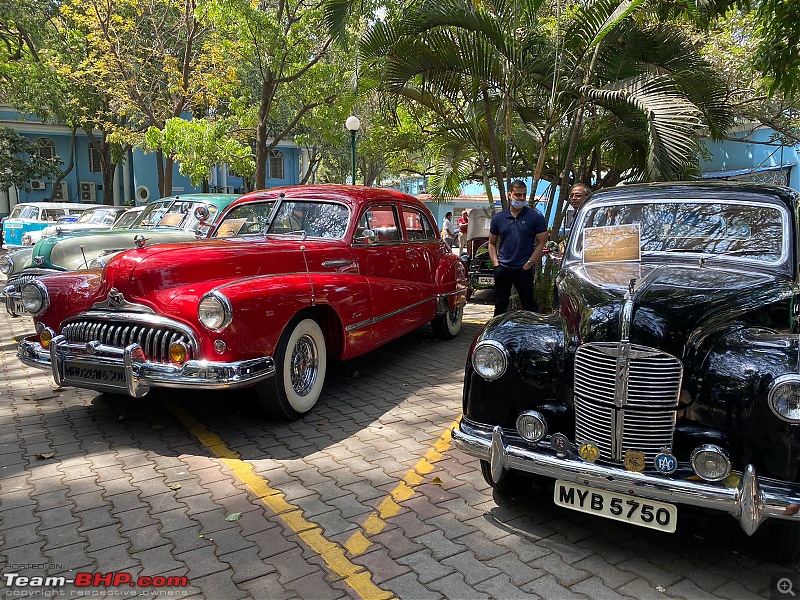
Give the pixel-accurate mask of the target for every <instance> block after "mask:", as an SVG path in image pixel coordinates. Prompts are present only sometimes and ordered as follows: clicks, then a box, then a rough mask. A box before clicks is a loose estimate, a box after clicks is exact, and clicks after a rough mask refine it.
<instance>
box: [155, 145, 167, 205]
mask: <svg viewBox="0 0 800 600" xmlns="http://www.w3.org/2000/svg"><path fill="white" fill-rule="evenodd" d="M156 172H157V173H158V193H159V197H160V198H163V197H164V196H165V195H166V194H164V151H163V150H162V149H161V148H158V149H157V150H156Z"/></svg>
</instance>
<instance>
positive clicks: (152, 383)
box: [18, 185, 468, 419]
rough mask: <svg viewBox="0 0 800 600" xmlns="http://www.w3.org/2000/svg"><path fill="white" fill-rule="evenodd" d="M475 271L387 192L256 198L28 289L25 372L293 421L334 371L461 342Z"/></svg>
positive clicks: (22, 348)
mask: <svg viewBox="0 0 800 600" xmlns="http://www.w3.org/2000/svg"><path fill="white" fill-rule="evenodd" d="M467 287H468V280H467V273H466V270H465V268H464V265H463V263H462V262H461V261H460V260H459V259H458V258H457V257H456V256H455V255H454V254H453V253H452V252H451V251H450V249H449V248H448V247H447V246H446V245H445V243H444V242H443V241H441V240H440V238H439V233H438V231H437V228H436V224H435V220H434V219H433V216H432V215H431V213H430V212H429V211H428V209H427V208H426V207H425V206H424V205H423V204H422V203H421V202H419V201H418V200H417V199H415V198H413V197H411V196H408V195H405V194H401V193H399V192H395V191H393V190H384V189H377V188H367V187H355V186H327V185H325V186H322V185H320V186H295V187H287V188H281V189H272V190H265V191H259V192H253V193H250V194H247V195H245V196H242V197H241V198H239V199H238V200H237V201H235V202H234V203H233V204H231V206H230V207H229V208H228V209H227V211H226V213H225V214H224V215H223V216H222V218H221V219H220V221H219V224H218V225H217V227H216V229H215V230H214V231H213V232H212V233H211V235H210V238H209V239H204V240H200V241H197V242H187V243H180V244H159V245H152V246H143V247H140V248H136V249H132V250H129V251H126V252H123V253H122V254H120V255H118V256H116V257H115V258H113V259H112V260H111V261H109V263H108V264H107V265H106V266H105V268H104V269H103V270H102V272H101V271H99V270H96V271H81V272H73V273H67V274H62V275H52V276H48V277H44V278H42V279H40V280H36V281H34V282H33V283H31V284H29V285H27V286H26V287H24V288H23V291H22V300H23V302H24V303H25V307H26V309H27V310H28V311H29V312H30V313H31V314H33V315H34V317H35V319H34V320H35V322H36V331H37V333H36V334H32V335H29V336H27V337H25V338H24V339H23V341H21V342H20V344H19V353H18V356H19V358H20V360H22V362H23V363H25V364H27V365H31V366H36V367H41V368H46V369H52V373H53V378H54V379H55V381H56V383H57V384H58V385H62V386H74V387H81V388H88V389H93V390H99V391H107V392H116V393H126V394H129V395H131V396H134V397H141V396H144V395H145V394H147V393H148V391H149V390H150V388H152V387H174V388H182V389H187V388H202V389H220V388H235V387H247V386H252V387H254V388H255V391H256V396H257V398H258V400H259V402H260V403H261V405H262V406H263V408H264V409H265V410H266V412H267V413H268V414H269V415H270V416H272V417H276V418H284V419H293V418H298V417H300V416H302V415H304V414H305V413H307V412H309V411H310V410H311V409H312V408H313V407H314V405H315V404H316V402H317V399H318V398H319V396H320V392H321V390H322V386H323V382H324V380H325V371H326V365H327V361H328V359H329V358H331V359H339V360H345V359H349V358H353V357H355V356H358V355H360V354H363V353H365V352H368V351H369V350H372V349H373V348H376V347H377V346H380V345H381V344H385V343H386V342H388V341H390V340H392V339H395V338H397V337H400V336H402V335H403V334H405V333H408V332H410V331H412V330H413V329H415V328H417V327H419V326H421V325H423V324H426V323H431V324H432V325H433V329H434V331H435V332H436V334H437V335H438V336H439V337H441V338H444V339H449V338H452V337H454V336H455V335H457V334H458V332H459V331H460V329H461V318H462V312H463V306H464V304H465V302H466V292H467Z"/></svg>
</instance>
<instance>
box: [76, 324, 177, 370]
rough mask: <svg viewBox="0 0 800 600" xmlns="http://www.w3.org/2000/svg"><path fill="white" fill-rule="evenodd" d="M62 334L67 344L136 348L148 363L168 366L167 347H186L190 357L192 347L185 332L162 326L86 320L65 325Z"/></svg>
mask: <svg viewBox="0 0 800 600" xmlns="http://www.w3.org/2000/svg"><path fill="white" fill-rule="evenodd" d="M61 334H62V335H63V336H64V337H65V338H67V341H69V342H77V343H84V342H91V341H98V342H100V343H101V344H104V345H106V346H114V347H116V348H125V347H126V346H129V345H130V344H139V345H140V346H141V347H142V350H143V351H144V355H145V356H146V357H147V360H149V361H151V362H162V363H168V362H169V347H170V345H171V344H173V343H175V342H183V343H184V344H186V346H187V347H188V348H189V349H190V354H191V348H192V344H191V343H190V340H189V338H188V337H187V336H186V334H185V333H184V332H182V331H179V330H178V329H175V328H172V327H169V326H164V325H150V324H133V323H125V322H113V321H106V320H94V319H86V320H81V321H72V322H71V323H68V324H67V325H65V326H64V327H63V328H62V329H61ZM190 358H191V356H190Z"/></svg>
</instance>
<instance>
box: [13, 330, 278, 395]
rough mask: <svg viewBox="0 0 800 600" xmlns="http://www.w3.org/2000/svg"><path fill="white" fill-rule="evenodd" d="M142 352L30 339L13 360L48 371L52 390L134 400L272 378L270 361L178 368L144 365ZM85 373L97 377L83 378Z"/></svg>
mask: <svg viewBox="0 0 800 600" xmlns="http://www.w3.org/2000/svg"><path fill="white" fill-rule="evenodd" d="M140 350H141V347H140V346H139V344H131V345H129V346H127V347H126V348H124V349H121V348H116V347H114V346H104V345H102V344H99V343H98V342H87V343H70V342H68V341H67V340H66V339H65V338H64V336H63V335H59V336H57V337H55V338H53V340H52V341H51V342H50V346H49V348H44V347H43V346H42V345H41V344H40V343H39V341H38V336H37V335H36V334H33V335H28V336H26V337H25V338H23V339H22V341H20V343H19V347H18V350H17V357H18V358H19V359H20V360H21V361H22V362H23V363H24V364H26V365H28V366H31V367H37V368H40V369H50V370H51V371H52V373H53V380H54V381H55V382H56V385H59V386H72V387H81V388H86V389H90V390H98V391H101V392H114V393H117V394H120V393H122V394H128V395H130V396H133V397H134V398H141V397H142V396H144V395H145V394H147V393H148V392H149V391H150V388H151V387H171V388H197V389H206V390H218V389H229V388H238V387H244V386H248V385H253V384H254V383H258V382H259V381H261V380H263V379H266V378H268V377H271V376H272V375H274V374H275V361H274V360H273V359H272V357H270V356H264V357H261V358H254V359H251V360H245V361H239V362H231V363H223V362H210V361H205V360H189V361H186V362H185V363H184V364H182V365H176V364H163V363H153V362H147V361H146V360H143V359H141V358H138V357H140V356H141V354H142V353H141V352H140ZM67 367H69V369H68V368H67ZM86 373H91V374H92V375H97V378H89V377H85V376H81V375H82V374H86ZM123 375H124V377H123ZM103 378H105V379H103Z"/></svg>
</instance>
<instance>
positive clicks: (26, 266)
mask: <svg viewBox="0 0 800 600" xmlns="http://www.w3.org/2000/svg"><path fill="white" fill-rule="evenodd" d="M238 197H239V196H238V195H235V194H186V195H182V196H171V197H168V198H161V199H159V200H153V201H152V202H150V203H148V204H147V205H146V206H145V208H144V209H143V210H141V211H140V212H139V213H138V215H137V216H136V218H135V220H134V222H133V223H132V224H131V225H130V226H129V227H126V228H123V227H122V226H121V224H120V226H117V224H116V223H115V225H114V226H113V227H111V228H109V229H106V230H103V231H84V232H74V233H70V234H66V233H65V234H62V235H57V236H53V237H49V238H45V239H43V240H40V241H39V242H38V243H37V244H36V245H35V246H34V247H33V249H32V250H31V251H30V254H29V255H26V253H25V252H23V251H19V252H14V253H12V254H9V255H7V256H5V257H0V272H2V273H4V274H5V275H6V277H7V279H8V281H7V282H6V285H5V287H4V288H3V290H2V293H0V298H2V299H5V304H6V310H7V311H8V312H9V314H11V315H12V316H20V315H22V314H24V310H23V308H22V302H21V297H20V293H21V290H22V286H23V285H24V284H25V283H27V282H28V281H31V280H33V279H37V278H39V277H41V276H42V275H47V274H50V273H57V272H60V271H74V270H78V269H88V268H102V266H103V264H104V263H105V261H106V260H108V259H109V258H110V257H112V256H113V255H115V254H117V253H118V252H121V251H123V250H127V249H129V248H133V247H135V246H136V239H137V237H141V239H142V240H144V243H147V244H157V243H163V242H183V241H190V240H195V239H197V238H198V237H205V236H206V235H207V234H208V232H209V230H210V229H211V227H212V226H213V224H214V223H215V222H216V221H217V220H218V219H219V217H220V215H221V214H222V211H223V210H224V209H225V208H226V207H227V206H228V205H229V204H230V203H231V202H233V201H234V200H235V199H236V198H238ZM198 209H202V211H203V212H204V216H203V217H202V218H201V217H199V216H198V215H197V214H196V211H197V210H198Z"/></svg>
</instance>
